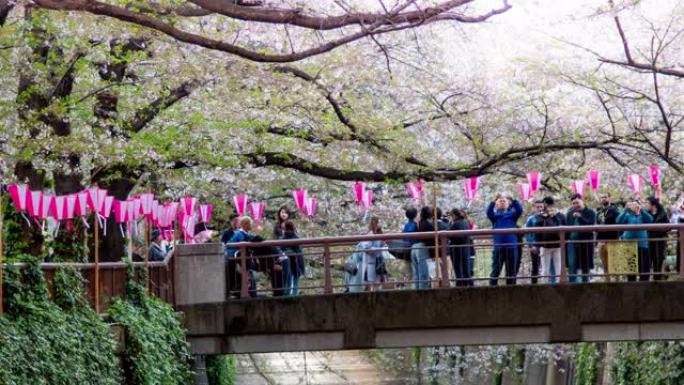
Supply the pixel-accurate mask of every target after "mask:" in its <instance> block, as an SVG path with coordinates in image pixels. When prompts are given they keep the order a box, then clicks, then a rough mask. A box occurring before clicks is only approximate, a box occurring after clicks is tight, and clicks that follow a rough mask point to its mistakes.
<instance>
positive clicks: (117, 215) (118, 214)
mask: <svg viewBox="0 0 684 385" xmlns="http://www.w3.org/2000/svg"><path fill="white" fill-rule="evenodd" d="M112 209H113V210H114V220H115V221H116V223H119V224H121V223H124V222H126V213H127V211H128V202H126V201H120V200H118V199H117V200H114V202H113V203H112Z"/></svg>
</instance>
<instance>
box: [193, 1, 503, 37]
mask: <svg viewBox="0 0 684 385" xmlns="http://www.w3.org/2000/svg"><path fill="white" fill-rule="evenodd" d="M190 1H191V2H192V3H194V4H196V5H198V6H199V7H201V8H203V9H205V10H208V11H212V12H215V13H218V14H221V15H224V16H228V17H230V18H233V19H240V20H245V21H256V22H262V23H271V24H288V25H293V26H297V27H302V28H307V29H313V30H319V31H324V30H332V29H339V28H342V27H347V26H352V25H356V26H367V25H372V24H376V25H378V26H388V25H391V26H397V25H401V24H410V23H418V22H420V23H422V22H424V21H426V20H435V19H439V20H456V21H460V22H467V23H476V22H481V21H485V20H487V19H488V18H490V17H492V16H494V15H498V14H501V13H503V12H505V11H507V10H508V9H510V7H511V6H510V5H509V4H508V3H507V2H506V1H504V3H503V5H502V6H501V8H497V9H494V10H491V11H490V12H488V13H486V14H483V15H479V16H465V15H463V14H459V13H454V12H450V11H452V10H453V9H455V8H458V7H461V6H463V5H465V4H468V3H471V2H473V1H474V0H450V1H443V2H441V3H439V4H436V5H434V6H431V7H425V8H422V9H419V10H415V11H406V12H391V11H390V12H384V13H356V12H349V13H345V14H343V15H338V16H316V15H308V14H306V13H305V12H304V10H302V9H296V8H295V9H292V8H289V9H288V8H273V7H270V8H262V7H244V6H239V5H236V4H234V3H231V2H226V1H222V0H190ZM408 3H412V2H407V3H406V4H408Z"/></svg>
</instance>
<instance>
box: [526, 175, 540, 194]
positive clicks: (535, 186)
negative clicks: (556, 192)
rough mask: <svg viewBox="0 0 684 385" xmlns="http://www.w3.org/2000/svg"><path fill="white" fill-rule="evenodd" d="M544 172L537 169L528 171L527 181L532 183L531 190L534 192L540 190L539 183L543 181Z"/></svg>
mask: <svg viewBox="0 0 684 385" xmlns="http://www.w3.org/2000/svg"><path fill="white" fill-rule="evenodd" d="M541 178H542V174H541V173H539V172H536V171H530V172H528V173H527V183H528V184H529V185H530V191H531V193H532V194H534V193H536V192H537V191H539V184H540V183H541Z"/></svg>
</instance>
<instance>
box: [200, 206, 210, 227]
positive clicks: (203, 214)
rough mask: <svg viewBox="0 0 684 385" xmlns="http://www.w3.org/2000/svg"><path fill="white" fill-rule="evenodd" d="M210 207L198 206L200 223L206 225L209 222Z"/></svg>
mask: <svg viewBox="0 0 684 385" xmlns="http://www.w3.org/2000/svg"><path fill="white" fill-rule="evenodd" d="M212 207H213V206H212V205H200V206H199V216H200V222H202V223H207V222H209V220H211V209H212Z"/></svg>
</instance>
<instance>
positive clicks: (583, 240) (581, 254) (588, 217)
mask: <svg viewBox="0 0 684 385" xmlns="http://www.w3.org/2000/svg"><path fill="white" fill-rule="evenodd" d="M566 221H567V224H568V226H592V225H594V224H595V223H596V212H594V210H592V209H591V208H589V206H587V205H585V204H584V200H583V199H582V196H581V195H579V194H575V195H573V196H572V207H571V208H570V210H568V213H567V215H566ZM570 241H571V242H570V243H569V244H568V249H571V250H572V252H570V253H568V261H567V263H568V273H569V275H570V280H571V281H572V282H577V281H578V279H577V271H578V270H581V272H582V273H581V274H582V282H589V272H590V271H591V269H593V268H594V233H593V232H591V231H573V232H571V233H570Z"/></svg>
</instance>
